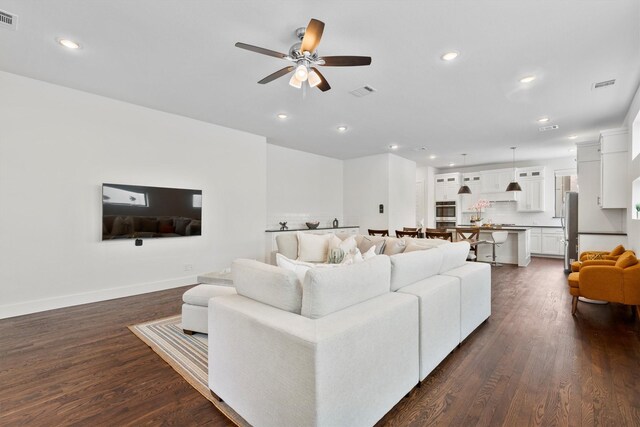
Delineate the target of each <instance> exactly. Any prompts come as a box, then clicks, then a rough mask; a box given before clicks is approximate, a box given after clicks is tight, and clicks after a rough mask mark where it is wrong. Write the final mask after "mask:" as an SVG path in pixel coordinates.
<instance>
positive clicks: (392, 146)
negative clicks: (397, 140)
mask: <svg viewBox="0 0 640 427" xmlns="http://www.w3.org/2000/svg"><path fill="white" fill-rule="evenodd" d="M389 149H390V150H397V149H398V144H391V145H389Z"/></svg>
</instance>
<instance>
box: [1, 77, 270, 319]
mask: <svg viewBox="0 0 640 427" xmlns="http://www.w3.org/2000/svg"><path fill="white" fill-rule="evenodd" d="M0 93H2V96H1V97H0V125H1V127H2V134H1V136H0V138H1V139H0V236H2V238H1V239H0V284H1V285H0V317H8V316H14V315H19V314H25V313H29V312H35V311H41V310H46V309H51V308H57V307H61V306H67V305H74V304H80V303H86V302H92V301H98V300H103V299H109V298H115V297H121V296H126V295H131V294H137V293H143V292H149V291H153V290H158V289H164V288H168V287H175V286H179V285H185V284H190V283H194V280H195V276H196V275H197V274H198V273H201V272H207V271H212V270H217V269H222V268H224V267H226V266H228V265H229V264H230V262H231V261H232V260H233V259H234V258H237V257H249V258H258V259H262V258H263V256H264V229H265V225H266V224H265V218H266V184H265V176H266V157H267V156H266V141H265V138H264V137H260V136H256V135H251V134H248V133H243V132H239V131H235V130H231V129H226V128H223V127H219V126H215V125H212V124H208V123H204V122H199V121H196V120H192V119H188V118H184V117H180V116H175V115H171V114H167V113H162V112H159V111H154V110H150V109H147V108H143V107H139V106H135V105H131V104H126V103H123V102H119V101H114V100H111V99H107V98H103V97H100V96H96V95H91V94H88V93H84V92H80V91H76V90H71V89H67V88H64V87H61V86H55V85H51V84H48V83H44V82H41V81H37V80H32V79H28V78H25V77H20V76H16V75H12V74H8V73H4V72H0ZM103 182H115V183H127V184H141V185H153V186H166V187H183V188H198V189H202V190H203V224H202V233H203V235H202V236H199V237H198V236H194V237H185V238H173V239H158V240H151V239H147V240H145V241H144V245H143V246H142V247H135V246H134V244H133V241H131V240H127V241H105V242H102V241H101V222H102V221H101V184H102V183H103ZM185 264H190V265H192V266H193V270H191V271H184V266H185Z"/></svg>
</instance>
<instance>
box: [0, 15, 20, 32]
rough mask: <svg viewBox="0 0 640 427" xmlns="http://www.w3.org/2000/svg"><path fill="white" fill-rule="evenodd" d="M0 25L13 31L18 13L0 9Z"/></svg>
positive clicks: (16, 23) (16, 25) (16, 26)
mask: <svg viewBox="0 0 640 427" xmlns="http://www.w3.org/2000/svg"><path fill="white" fill-rule="evenodd" d="M0 27H2V28H7V29H9V30H13V31H15V30H16V29H17V28H18V15H14V14H12V13H9V12H5V11H4V10H0Z"/></svg>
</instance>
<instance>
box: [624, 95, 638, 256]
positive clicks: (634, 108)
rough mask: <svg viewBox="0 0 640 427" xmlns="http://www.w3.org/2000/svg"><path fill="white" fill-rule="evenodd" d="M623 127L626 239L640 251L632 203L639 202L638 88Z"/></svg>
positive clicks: (630, 245) (636, 222)
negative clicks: (626, 152)
mask: <svg viewBox="0 0 640 427" xmlns="http://www.w3.org/2000/svg"><path fill="white" fill-rule="evenodd" d="M623 127H626V128H627V129H629V181H630V182H631V183H634V185H630V186H629V187H630V190H629V205H630V206H629V209H627V238H628V244H629V247H630V248H631V249H634V250H635V251H636V252H638V251H640V219H636V210H635V207H634V206H632V203H633V204H634V205H635V203H639V202H640V155H636V157H635V159H634V158H633V155H634V154H637V153H638V152H639V151H640V88H638V90H637V91H636V95H635V97H634V99H633V102H632V103H631V106H630V107H629V111H628V113H627V116H626V118H625V121H624V125H623ZM634 187H635V189H636V192H635V195H636V198H635V199H633V188H634Z"/></svg>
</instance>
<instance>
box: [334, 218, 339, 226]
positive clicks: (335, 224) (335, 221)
mask: <svg viewBox="0 0 640 427" xmlns="http://www.w3.org/2000/svg"><path fill="white" fill-rule="evenodd" d="M338 225H339V223H338V218H334V219H333V228H338Z"/></svg>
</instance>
